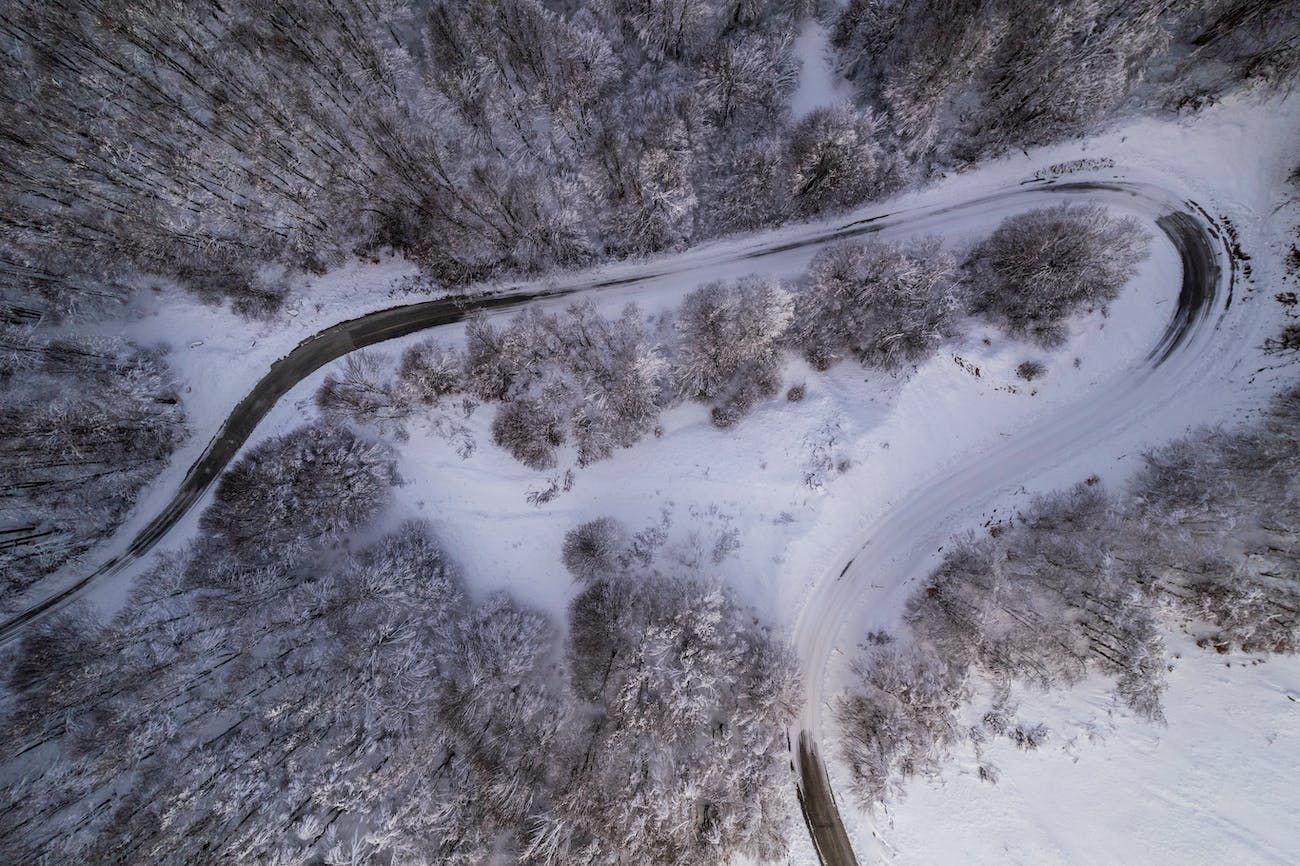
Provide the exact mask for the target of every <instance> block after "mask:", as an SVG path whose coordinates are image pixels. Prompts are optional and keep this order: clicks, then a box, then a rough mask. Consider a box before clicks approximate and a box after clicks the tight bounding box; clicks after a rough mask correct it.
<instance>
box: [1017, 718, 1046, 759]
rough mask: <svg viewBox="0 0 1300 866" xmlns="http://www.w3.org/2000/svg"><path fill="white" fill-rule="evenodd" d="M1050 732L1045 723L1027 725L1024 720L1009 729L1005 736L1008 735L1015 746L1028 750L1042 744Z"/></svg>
mask: <svg viewBox="0 0 1300 866" xmlns="http://www.w3.org/2000/svg"><path fill="white" fill-rule="evenodd" d="M1050 733H1051V732H1050V731H1049V730H1048V729H1047V725H1045V724H1043V723H1042V722H1039V723H1037V724H1034V725H1027V724H1025V723H1024V722H1019V723H1017V724H1016V726H1015V727H1014V728H1012V729H1011V731H1010V732H1009V733H1008V734H1007V736H1008V737H1010V739H1011V742H1013V743H1015V744H1016V747H1017V748H1019V749H1021V750H1023V751H1026V752H1030V751H1033V750H1034V749H1037V748H1038V747H1039V746H1041V745H1043V743H1046V742H1047V738H1048V736H1049V735H1050Z"/></svg>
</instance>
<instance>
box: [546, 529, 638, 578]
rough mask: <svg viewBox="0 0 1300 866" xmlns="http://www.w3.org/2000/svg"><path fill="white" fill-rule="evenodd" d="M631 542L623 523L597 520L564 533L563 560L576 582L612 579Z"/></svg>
mask: <svg viewBox="0 0 1300 866" xmlns="http://www.w3.org/2000/svg"><path fill="white" fill-rule="evenodd" d="M628 542H629V539H628V537H627V530H625V529H624V528H623V525H622V524H621V523H619V522H618V521H617V520H615V519H614V518H612V517H598V518H596V519H595V520H589V521H587V522H586V523H584V524H582V525H581V526H578V527H575V528H573V529H570V530H569V531H568V532H566V533H565V534H564V547H563V549H562V551H561V559H562V560H563V561H564V567H565V568H567V569H568V570H569V574H571V575H573V577H574V579H575V580H580V581H592V580H596V579H598V578H601V577H609V576H611V575H613V574H616V573H617V572H618V571H619V568H620V565H619V560H620V558H621V557H624V556H625V555H626V553H627V548H628Z"/></svg>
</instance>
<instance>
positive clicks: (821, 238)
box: [0, 179, 1232, 866]
mask: <svg viewBox="0 0 1300 866" xmlns="http://www.w3.org/2000/svg"><path fill="white" fill-rule="evenodd" d="M1065 197H1068V198H1077V199H1086V200H1090V201H1099V202H1101V203H1103V204H1106V205H1107V206H1109V207H1111V208H1113V209H1115V210H1120V211H1128V212H1130V213H1134V214H1136V215H1138V216H1140V217H1143V218H1144V219H1146V220H1147V221H1150V222H1154V223H1155V224H1156V225H1158V226H1159V227H1160V229H1161V230H1162V231H1163V232H1164V234H1165V235H1166V237H1167V238H1168V239H1169V240H1170V242H1171V243H1173V245H1174V246H1175V248H1176V249H1177V250H1178V252H1179V255H1180V258H1181V260H1182V265H1183V281H1182V288H1181V292H1180V296H1179V302H1178V305H1177V309H1176V310H1175V312H1174V315H1173V317H1172V319H1171V321H1170V322H1169V325H1168V327H1167V328H1166V330H1165V332H1164V334H1163V336H1162V338H1161V339H1160V341H1159V342H1158V344H1157V345H1156V346H1154V347H1153V348H1152V350H1151V352H1150V354H1149V355H1148V356H1147V357H1146V358H1145V360H1144V361H1143V362H1142V364H1141V365H1140V366H1139V367H1138V368H1137V369H1134V370H1132V371H1130V372H1129V373H1128V374H1127V375H1126V376H1124V377H1123V378H1122V379H1119V380H1117V381H1116V382H1114V383H1112V387H1108V388H1102V389H1094V391H1093V392H1091V396H1088V397H1085V398H1084V399H1083V400H1081V401H1080V402H1078V403H1077V404H1074V405H1071V406H1070V407H1067V408H1065V409H1063V410H1061V411H1060V412H1058V413H1055V414H1053V415H1052V416H1051V417H1050V418H1045V419H1043V420H1041V421H1039V422H1037V423H1034V424H1031V425H1029V426H1027V427H1025V428H1023V429H1022V430H1020V431H1019V432H1018V433H1017V434H1016V435H1015V436H1013V437H1011V438H1008V439H1006V440H1004V441H1002V442H1000V443H998V445H997V447H996V448H994V449H990V450H987V451H985V452H982V453H980V454H979V455H975V456H977V457H978V459H972V460H970V461H968V462H967V463H966V464H965V465H964V466H963V467H962V468H960V469H959V470H958V471H956V472H945V473H942V474H940V475H936V476H935V477H934V478H932V479H931V480H930V481H928V482H926V483H924V484H922V485H921V486H919V487H918V488H917V489H916V490H914V491H912V492H910V493H909V494H908V495H907V498H906V500H905V501H903V502H901V503H900V504H899V505H898V506H897V507H896V508H894V509H892V510H890V511H889V513H888V514H886V515H885V516H884V517H883V518H882V519H881V520H880V521H878V522H877V523H876V525H874V526H873V527H871V529H870V531H869V532H868V534H867V535H866V537H865V538H858V539H856V540H854V543H853V544H852V545H850V546H849V547H848V548H847V549H846V552H845V555H844V556H843V557H842V558H841V559H840V562H848V563H849V565H847V566H845V567H844V568H843V570H842V571H840V570H838V569H837V570H836V571H835V572H833V573H829V574H827V575H824V576H823V577H822V579H821V580H820V581H818V582H817V584H816V585H815V587H814V589H813V590H812V592H811V595H810V597H809V598H808V601H807V603H806V604H805V605H804V607H803V609H802V611H801V613H800V616H799V619H798V621H797V623H796V627H795V635H794V640H795V646H796V649H797V652H798V655H799V658H800V662H801V667H802V671H803V674H804V679H805V684H806V688H807V695H808V696H807V701H806V704H805V707H804V709H803V712H802V714H801V716H800V719H799V725H800V735H799V749H798V770H799V799H800V804H801V806H802V807H803V809H804V815H805V818H806V819H807V822H808V826H809V830H810V832H811V834H812V837H813V841H814V844H815V847H816V849H817V852H818V856H819V857H820V858H821V860H822V862H823V863H824V864H827V866H844V864H854V863H856V860H855V858H854V854H853V850H852V846H851V845H850V842H849V838H848V835H847V834H846V832H845V830H844V827H843V824H842V822H841V820H840V815H839V812H838V809H837V806H836V803H835V799H834V796H833V793H832V791H831V788H830V781H829V778H828V775H827V773H826V768H825V766H824V764H823V763H822V761H821V759H820V758H819V757H818V753H817V745H816V739H817V737H818V735H819V733H820V732H821V727H822V708H823V705H824V703H825V700H826V676H825V672H826V670H827V665H828V662H829V660H830V657H831V654H832V652H833V650H834V648H835V646H836V643H837V641H838V640H839V638H840V636H841V632H842V631H843V627H844V626H845V624H846V623H847V621H848V620H849V619H850V618H851V617H852V615H853V614H854V612H855V611H857V610H859V609H860V607H861V605H864V604H866V603H868V600H870V601H872V602H874V603H879V604H883V605H885V606H887V607H892V608H895V609H896V608H897V607H898V604H899V602H898V599H899V598H900V597H901V596H900V594H903V593H906V589H905V584H906V582H907V579H908V578H910V577H912V576H915V575H916V573H917V570H918V568H919V567H920V566H921V565H922V564H923V563H924V562H925V560H926V558H927V556H928V555H929V554H930V553H931V552H932V551H934V550H935V548H936V546H937V545H940V544H942V543H943V540H944V539H945V538H946V537H947V535H948V533H949V531H950V527H952V526H954V525H959V521H960V520H961V519H962V518H963V517H964V516H966V515H969V514H970V513H972V511H977V510H978V508H979V507H980V505H982V504H985V503H987V502H989V501H992V500H993V499H994V498H996V497H997V496H998V495H1000V494H1001V493H1002V492H1003V491H1005V490H1007V489H1008V488H1009V486H1014V485H1016V484H1019V483H1021V482H1022V480H1023V479H1024V478H1026V477H1029V476H1031V475H1032V474H1034V473H1035V472H1037V471H1041V470H1043V469H1044V468H1045V467H1048V466H1051V465H1053V463H1054V461H1055V462H1059V461H1060V460H1062V459H1065V458H1066V457H1067V456H1068V455H1070V454H1073V453H1077V452H1079V451H1080V450H1081V449H1083V448H1084V447H1086V446H1087V445H1088V444H1089V443H1092V442H1095V441H1097V440H1098V439H1100V438H1103V437H1105V436H1107V435H1109V433H1110V432H1112V431H1114V430H1115V429H1116V428H1117V427H1121V426H1122V425H1124V424H1125V423H1128V422H1131V421H1132V419H1133V418H1135V417H1138V416H1139V415H1140V414H1141V413H1143V412H1145V411H1148V410H1150V409H1152V408H1153V407H1152V404H1153V402H1158V401H1159V400H1172V399H1176V395H1177V392H1178V386H1179V383H1180V382H1182V381H1186V377H1188V376H1193V375H1195V369H1196V368H1195V363H1194V362H1195V359H1196V357H1197V352H1198V349H1199V348H1200V347H1201V346H1202V344H1203V343H1204V341H1205V340H1206V339H1208V337H1207V334H1208V333H1209V332H1212V331H1213V328H1212V327H1207V326H1210V325H1211V322H1212V320H1213V319H1214V313H1215V311H1216V310H1224V309H1226V307H1227V305H1228V304H1229V303H1230V301H1231V275H1232V269H1231V268H1230V267H1228V266H1227V265H1228V264H1230V259H1229V258H1228V256H1229V253H1228V252H1227V248H1226V246H1225V245H1224V244H1223V243H1222V242H1221V241H1220V233H1219V231H1218V230H1217V228H1216V227H1215V226H1214V225H1213V221H1212V220H1211V219H1210V218H1209V217H1208V215H1206V214H1204V212H1203V211H1201V210H1200V209H1199V208H1198V207H1196V206H1195V205H1194V204H1193V203H1189V202H1185V201H1183V200H1182V199H1180V198H1179V197H1178V196H1176V195H1173V194H1171V193H1169V192H1167V191H1166V190H1163V189H1162V188H1160V187H1158V186H1155V185H1151V184H1147V183H1140V182H1126V181H1122V180H1107V181H1078V182H1060V181H1057V180H1054V179H1044V180H1035V181H1031V182H1027V183H1026V184H1022V185H1021V186H1019V187H1016V188H1010V189H1000V190H997V191H994V192H992V193H988V194H983V195H979V196H976V197H972V198H970V199H968V200H966V201H963V202H958V203H949V204H942V205H933V206H927V207H916V208H911V209H908V210H900V211H895V212H893V213H888V214H882V215H878V216H871V217H868V218H864V219H858V220H855V221H852V222H847V223H844V224H842V225H839V226H834V227H827V226H825V225H820V226H817V225H811V226H796V227H793V228H789V229H786V230H783V231H781V232H780V233H779V234H776V235H775V236H765V237H761V238H759V239H758V240H757V241H755V242H753V243H748V244H746V243H739V244H737V243H727V244H717V245H710V246H705V247H701V248H697V249H694V250H689V251H687V252H684V253H681V254H678V255H675V256H672V257H670V258H666V259H662V260H657V261H651V262H648V263H644V264H636V265H632V266H626V267H622V266H620V267H619V268H618V269H617V270H618V271H620V272H621V273H622V274H623V275H622V276H620V277H618V278H616V279H610V278H600V277H586V278H582V277H576V278H573V279H571V280H570V281H568V282H565V283H561V284H558V285H549V286H547V285H543V284H542V283H527V284H519V285H515V286H512V287H509V288H506V289H501V290H498V291H494V292H492V293H489V294H481V295H475V296H464V297H451V298H442V299H438V300H431V301H424V302H420V303H414V304H409V305H404V306H398V307H393V308H390V309H385V310H380V311H377V312H374V313H369V314H367V315H364V316H361V317H358V318H356V319H352V320H349V321H346V322H341V323H339V324H336V325H333V326H331V327H329V328H326V329H325V330H323V331H321V332H319V333H318V334H316V335H314V336H312V337H310V338H308V339H306V340H304V341H303V342H302V343H300V344H299V345H298V346H297V347H296V348H294V349H293V351H291V352H290V353H289V354H287V355H285V356H284V357H283V358H281V359H279V360H278V361H276V362H275V363H274V364H272V365H271V367H270V369H269V370H268V371H267V372H266V373H265V374H264V375H263V376H262V377H261V379H260V380H259V381H258V382H257V383H256V385H254V387H253V388H252V390H251V391H249V393H248V394H247V396H245V397H244V398H243V399H242V400H241V401H240V402H239V403H238V404H237V405H236V406H235V407H234V408H233V409H232V411H231V412H230V414H229V415H228V417H227V418H226V420H225V422H224V423H223V424H222V426H221V428H220V430H218V431H217V432H216V435H215V436H214V437H213V438H212V440H211V441H210V442H209V444H208V446H207V448H206V449H205V450H204V451H203V453H202V455H201V456H200V457H199V458H198V459H197V460H196V461H195V462H194V464H193V465H192V466H191V467H190V469H189V471H188V472H187V473H186V475H185V477H184V480H183V481H182V483H181V484H180V487H179V489H178V490H177V491H176V493H175V494H174V495H173V497H172V498H171V500H170V501H169V502H168V503H167V505H166V506H165V507H164V508H163V509H162V510H161V511H160V512H159V513H158V514H157V515H156V516H154V517H153V518H152V519H151V520H150V521H149V522H148V523H147V524H146V525H145V526H144V527H143V528H142V529H141V530H139V532H137V533H136V534H135V535H134V537H132V538H131V539H130V540H129V542H127V543H126V544H125V546H124V547H123V549H121V550H120V551H119V552H117V553H115V554H114V555H112V556H110V557H109V558H107V559H106V560H104V561H103V562H102V563H101V564H100V565H99V566H98V567H96V568H95V569H94V570H93V571H90V572H89V573H87V574H85V575H84V576H81V577H79V578H77V579H75V580H72V581H70V582H69V583H67V584H65V585H64V586H62V587H61V588H60V589H59V590H58V591H57V592H54V593H52V594H50V595H49V596H47V597H45V598H43V599H41V600H39V601H37V602H35V603H33V604H32V605H30V606H29V607H28V608H27V609H26V610H24V611H23V612H22V613H20V614H18V615H15V616H14V617H12V618H11V619H9V620H8V621H6V622H4V623H3V624H0V644H4V643H7V642H9V641H11V640H13V639H15V638H16V637H18V636H20V635H21V634H22V633H23V631H24V630H25V629H26V628H27V627H29V626H31V625H32V624H34V623H36V622H39V621H40V620H42V619H44V618H45V617H48V616H49V615H51V614H52V613H54V612H56V611H58V610H59V609H61V608H62V607H64V606H65V605H67V604H68V603H69V602H71V601H73V600H74V599H76V598H78V597H80V596H81V595H82V594H84V593H85V592H86V591H87V589H88V587H90V586H91V585H92V584H95V583H96V582H98V581H101V580H103V579H105V578H106V577H109V576H111V575H114V574H117V573H119V572H120V571H122V570H123V569H124V568H126V567H127V566H128V565H130V564H131V563H133V562H134V561H136V560H138V559H139V558H141V557H143V556H144V555H145V554H147V553H148V552H149V551H150V550H151V549H152V548H153V547H154V546H155V545H156V544H157V543H158V542H159V541H160V540H162V539H163V538H164V537H165V536H166V535H167V534H168V532H169V531H170V530H171V529H172V528H173V527H174V526H175V525H176V523H177V522H178V521H179V520H180V519H181V518H182V517H183V516H184V515H185V514H186V513H187V512H188V511H189V509H191V508H192V507H194V505H195V504H196V503H197V502H198V501H199V500H200V499H201V498H202V496H203V494H204V493H205V491H207V489H208V487H209V486H210V485H211V484H212V482H213V481H214V480H215V479H216V478H217V477H218V476H219V475H220V474H221V472H222V471H223V470H224V469H225V468H226V466H228V465H229V463H230V462H231V461H232V460H233V459H234V457H235V456H236V454H237V453H238V452H239V450H240V448H241V447H242V446H243V445H244V443H245V442H247V440H248V439H249V437H250V436H251V435H252V433H253V431H254V430H255V429H256V427H257V425H258V424H259V423H260V422H261V421H262V419H263V418H265V416H266V415H267V413H268V412H269V411H270V409H271V407H272V406H274V405H275V403H276V402H277V401H278V400H280V399H281V398H282V397H283V396H284V395H285V394H286V393H288V392H289V390H290V389H291V388H293V387H294V386H295V385H296V384H297V383H299V382H301V381H302V380H303V379H304V378H306V377H307V376H309V375H310V374H311V373H313V372H314V371H316V370H318V369H319V368H320V367H322V366H323V365H325V364H327V363H329V362H331V361H334V360H336V359H338V358H340V357H342V356H343V355H346V354H347V353H349V352H352V351H354V350H356V349H360V348H363V347H366V346H370V345H374V344H376V343H380V342H384V341H386V340H391V339H395V338H397V337H402V336H406V335H409V334H413V333H416V332H419V331H422V330H426V329H430V328H434V327H438V326H441V325H447V324H451V323H454V322H458V321H461V320H463V319H464V318H466V317H467V316H469V315H472V314H475V313H479V312H488V311H494V310H497V311H499V310H505V309H509V308H513V307H518V306H521V305H524V304H527V303H530V302H535V301H539V300H544V299H556V298H562V297H564V296H567V295H576V294H582V293H592V292H599V291H600V290H602V289H608V288H612V287H616V286H630V285H636V284H645V283H651V282H652V281H656V280H661V279H662V278H665V277H667V278H674V279H675V278H676V277H678V276H680V277H682V279H680V280H676V282H677V284H678V285H679V286H680V287H681V288H682V289H683V290H684V289H687V288H690V287H692V286H693V285H694V284H695V283H696V282H698V281H699V279H701V278H702V277H704V276H707V275H708V273H709V271H710V269H716V268H720V267H723V266H730V267H732V268H734V265H735V264H737V263H743V262H748V261H752V262H753V263H754V267H755V269H756V270H757V269H759V268H760V267H761V266H762V264H763V262H764V260H768V261H769V262H774V261H776V260H777V259H778V258H780V257H788V256H790V255H792V254H793V255H799V256H805V257H806V256H808V255H811V252H812V251H813V250H815V248H817V247H820V246H824V245H826V244H831V243H835V242H837V241H841V240H845V239H848V238H852V237H856V236H860V235H865V234H877V233H879V234H882V235H915V234H921V233H929V234H938V233H941V232H942V230H943V229H944V228H949V229H951V228H953V227H956V226H958V225H959V223H962V222H969V221H970V220H971V218H972V217H973V216H978V217H980V218H987V219H998V218H1001V217H1004V216H1009V215H1011V214H1013V213H1017V212H1021V211H1024V210H1027V209H1030V208H1033V207H1041V206H1044V205H1046V204H1053V203H1057V202H1059V201H1060V199H1061V198H1065ZM787 263H788V262H787ZM691 277H694V278H695V279H691ZM954 491H958V492H960V495H957V494H955V493H954ZM868 548H869V552H868ZM882 575H888V576H890V578H891V579H890V580H887V581H885V582H884V583H885V585H886V586H888V587H889V589H887V590H884V591H883V593H884V594H883V595H881V594H879V593H877V594H876V595H874V596H870V598H869V597H868V594H867V590H866V587H867V586H868V584H869V582H870V581H871V580H872V579H875V580H876V581H878V582H879V581H880V578H881V576H882Z"/></svg>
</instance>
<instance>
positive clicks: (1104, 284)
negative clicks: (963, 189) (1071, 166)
mask: <svg viewBox="0 0 1300 866" xmlns="http://www.w3.org/2000/svg"><path fill="white" fill-rule="evenodd" d="M1149 248H1150V237H1149V235H1148V234H1147V233H1146V232H1145V231H1144V230H1143V229H1142V228H1141V227H1140V226H1139V225H1138V224H1137V222H1136V221H1135V220H1133V219H1130V218H1127V217H1125V218H1116V217H1112V216H1110V215H1109V214H1108V213H1107V212H1106V210H1105V208H1103V207H1101V206H1100V205H1071V204H1062V205H1059V206H1057V207H1053V208H1043V209H1040V210H1034V211H1029V212H1028V213H1024V214H1020V215H1017V216H1013V217H1008V218H1007V219H1006V220H1004V221H1003V222H1002V224H1001V225H999V226H998V228H997V229H996V230H995V231H994V232H993V234H992V235H990V236H989V237H988V239H987V240H985V241H983V242H982V243H980V244H979V245H978V246H976V247H975V249H974V250H973V251H972V252H971V255H970V258H969V259H968V260H967V262H966V269H967V271H968V274H969V279H970V282H971V287H972V292H973V297H974V301H973V303H974V307H975V309H976V311H978V312H982V313H984V314H985V315H987V316H989V317H990V318H992V319H993V320H994V321H996V322H998V323H999V324H1001V325H1003V326H1004V327H1005V328H1006V329H1007V330H1008V331H1010V332H1011V333H1012V334H1015V335H1017V336H1021V337H1027V338H1029V339H1031V340H1033V341H1034V342H1036V343H1039V344H1041V345H1044V346H1052V345H1055V344H1057V343H1060V342H1061V341H1062V340H1064V339H1065V320H1066V318H1067V317H1069V316H1071V315H1074V314H1075V313H1077V312H1079V311H1081V310H1090V309H1096V308H1103V309H1104V307H1105V305H1106V304H1107V303H1108V302H1110V301H1112V300H1114V299H1115V297H1116V296H1117V295H1118V294H1119V290H1120V288H1121V287H1122V286H1123V285H1124V283H1125V282H1127V281H1128V279H1129V278H1130V277H1131V276H1132V275H1133V272H1134V269H1135V268H1136V267H1137V265H1138V263H1139V262H1141V261H1142V259H1144V258H1145V257H1146V255H1147V252H1148V250H1149Z"/></svg>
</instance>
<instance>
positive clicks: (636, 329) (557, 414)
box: [465, 302, 665, 469]
mask: <svg viewBox="0 0 1300 866" xmlns="http://www.w3.org/2000/svg"><path fill="white" fill-rule="evenodd" d="M466 336H467V347H466V352H465V358H466V373H465V377H466V382H467V383H468V385H469V387H470V389H471V390H472V391H473V392H474V393H475V394H476V395H477V396H479V397H480V398H482V399H487V400H499V401H502V406H501V408H500V409H499V410H498V413H497V417H496V419H495V420H494V422H493V436H494V438H495V439H496V441H497V444H498V445H501V446H502V447H504V448H507V449H508V450H509V451H510V452H511V453H512V454H513V455H514V456H515V457H517V458H518V459H519V460H521V461H522V462H524V463H525V464H526V465H528V466H531V467H533V468H538V469H541V468H549V467H550V466H552V465H554V463H555V460H556V454H555V451H556V449H557V448H558V447H559V446H560V445H562V444H564V442H566V441H572V442H573V443H574V445H575V446H576V448H577V459H578V463H579V464H580V465H586V464H589V463H592V462H595V461H597V460H602V459H604V458H606V457H608V456H609V455H610V454H612V453H613V452H614V450H615V449H617V448H626V447H629V446H630V445H632V444H633V443H635V442H636V441H637V440H639V439H640V438H641V437H642V436H644V435H645V434H646V433H647V432H649V431H650V430H651V429H652V428H653V427H654V424H655V422H656V421H657V419H658V417H659V412H660V410H661V408H662V406H663V404H664V402H665V394H664V391H665V389H664V378H665V362H664V360H663V358H662V356H661V354H660V352H659V349H658V347H657V346H655V345H654V344H653V343H652V342H651V341H650V337H649V334H648V333H647V331H646V327H645V324H644V321H643V320H642V317H641V314H640V312H639V311H638V310H637V308H636V307H634V306H629V307H627V308H626V309H624V311H623V313H622V315H621V316H619V317H618V318H617V319H609V318H606V317H604V316H602V315H600V314H599V313H598V312H596V309H595V307H594V306H593V305H592V304H591V303H590V302H588V303H586V304H576V305H574V306H572V307H570V308H569V309H567V310H565V311H564V312H563V313H559V314H548V313H542V312H540V311H537V310H531V311H528V312H525V313H522V314H520V315H519V316H517V317H516V318H515V319H513V320H512V321H511V322H510V323H509V324H508V325H507V326H506V327H504V328H497V327H496V326H494V325H492V324H491V323H490V322H488V321H486V320H477V321H475V322H472V323H471V324H470V327H469V328H468V329H467V331H466Z"/></svg>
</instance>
